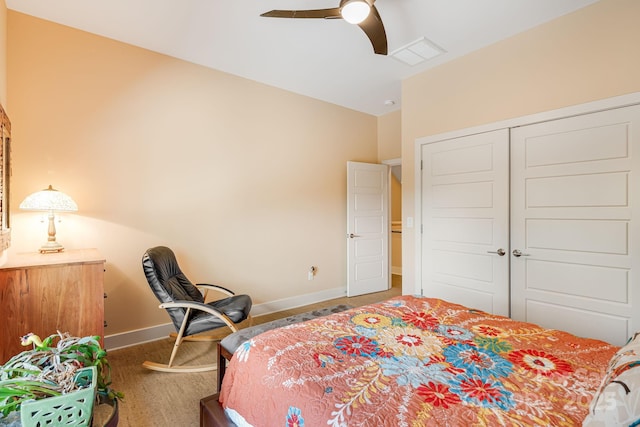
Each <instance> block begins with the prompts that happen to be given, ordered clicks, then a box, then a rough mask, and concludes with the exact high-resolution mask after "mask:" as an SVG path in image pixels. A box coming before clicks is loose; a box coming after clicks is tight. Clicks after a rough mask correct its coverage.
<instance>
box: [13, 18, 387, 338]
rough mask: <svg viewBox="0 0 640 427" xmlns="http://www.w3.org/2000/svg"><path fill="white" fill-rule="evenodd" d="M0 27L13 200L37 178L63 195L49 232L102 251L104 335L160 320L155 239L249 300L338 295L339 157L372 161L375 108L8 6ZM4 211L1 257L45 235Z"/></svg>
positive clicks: (197, 274)
mask: <svg viewBox="0 0 640 427" xmlns="http://www.w3.org/2000/svg"><path fill="white" fill-rule="evenodd" d="M8 30H9V31H8V39H9V43H8V56H9V63H8V85H9V98H10V103H11V107H12V108H11V119H12V122H13V141H14V179H13V187H12V195H13V206H17V205H18V204H19V203H20V201H21V200H22V198H24V197H25V196H26V195H27V194H29V193H31V192H33V191H36V190H39V189H42V188H45V187H46V186H47V185H49V184H52V185H53V186H54V187H55V188H58V189H59V190H62V191H64V192H66V193H67V194H69V195H71V196H72V197H73V198H74V199H75V200H76V202H77V203H78V206H79V212H78V213H77V214H73V215H66V216H64V217H63V219H62V222H61V223H59V224H58V225H57V227H58V240H59V241H60V242H61V243H63V244H64V245H65V246H66V247H67V248H82V247H96V248H98V249H99V251H100V252H101V253H102V254H103V255H104V256H105V258H106V260H107V271H106V276H105V280H106V284H105V287H106V291H107V293H108V295H109V296H108V298H107V300H106V302H105V305H106V308H105V315H106V319H107V321H108V322H109V327H108V328H107V329H106V330H105V333H106V334H107V335H111V334H115V333H120V332H124V331H131V330H134V329H137V328H146V327H150V326H154V325H158V324H162V323H166V322H168V317H167V315H166V313H165V312H164V311H163V310H159V309H158V308H157V301H156V300H155V297H154V296H153V295H152V294H151V292H150V290H149V288H148V285H147V283H146V281H145V278H144V276H143V273H142V269H141V265H140V259H141V257H142V254H143V252H144V251H145V249H147V248H149V247H151V246H155V245H167V246H171V247H172V248H173V249H174V250H175V252H176V253H177V255H178V258H179V260H180V261H181V266H182V268H183V269H184V270H185V272H187V273H188V276H189V277H190V278H191V279H192V280H193V281H195V282H215V283H220V284H222V285H225V286H227V287H230V288H233V289H235V290H236V291H238V292H240V293H248V294H250V295H251V296H252V298H253V300H254V304H262V305H265V306H268V303H270V302H273V301H278V300H285V299H290V298H294V299H295V298H296V297H299V296H301V295H307V294H311V295H313V297H314V298H317V297H318V295H325V293H326V294H332V293H335V292H344V286H345V281H346V245H345V237H344V236H345V233H346V226H345V224H346V200H345V199H346V162H347V161H349V160H354V161H362V162H376V160H377V154H378V153H377V119H376V117H374V116H370V115H366V114H362V113H358V112H355V111H353V110H349V109H345V108H341V107H338V106H335V105H332V104H328V103H324V102H321V101H317V100H314V99H311V98H308V97H304V96H300V95H296V94H293V93H290V92H286V91H283V90H280V89H276V88H274V87H270V86H266V85H263V84H259V83H257V82H254V81H250V80H246V79H243V78H239V77H236V76H232V75H229V74H225V73H222V72H218V71H215V70H211V69H207V68H204V67H201V66H198V65H194V64H191V63H188V62H184V61H180V60H177V59H173V58H170V57H167V56H163V55H160V54H156V53H153V52H150V51H147V50H143V49H140V48H137V47H133V46H130V45H126V44H123V43H119V42H116V41H113V40H109V39H106V38H102V37H99V36H95V35H91V34H88V33H85V32H82V31H78V30H74V29H71V28H68V27H64V26H61V25H57V24H53V23H50V22H46V21H43V20H39V19H36V18H33V17H30V16H27V15H23V14H20V13H16V12H12V11H9V13H8ZM12 220H13V224H14V234H13V245H12V248H11V251H12V252H25V251H33V250H36V249H37V247H39V246H40V244H41V243H43V241H44V240H45V239H46V224H44V223H41V222H40V221H39V218H38V216H37V215H36V214H30V213H23V212H20V211H15V212H13V217H12ZM10 255H11V254H10ZM311 265H315V266H317V267H318V273H317V275H316V278H315V280H313V281H308V280H307V270H308V268H309V267H310V266H311Z"/></svg>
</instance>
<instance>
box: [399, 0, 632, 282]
mask: <svg viewBox="0 0 640 427" xmlns="http://www.w3.org/2000/svg"><path fill="white" fill-rule="evenodd" d="M638 18H640V1H638V0H601V1H599V2H597V3H595V4H593V5H591V6H588V7H586V8H584V9H581V10H579V11H577V12H574V13H572V14H569V15H565V16H563V17H560V18H558V19H556V20H554V21H551V22H549V23H547V24H544V25H541V26H539V27H536V28H533V29H531V30H529V31H526V32H524V33H521V34H519V35H516V36H514V37H512V38H509V39H507V40H504V41H502V42H499V43H496V44H494V45H491V46H488V47H486V48H484V49H482V50H479V51H477V52H474V53H471V54H469V55H466V56H464V57H461V58H459V59H457V60H454V61H451V62H449V63H446V64H443V65H441V66H439V67H437V68H434V69H432V70H430V71H426V72H424V73H422V74H420V75H417V76H414V77H412V78H409V79H407V80H405V81H404V82H403V84H402V135H403V136H402V162H403V176H404V177H405V178H404V179H403V189H402V190H403V215H404V217H405V219H406V217H407V216H413V215H414V212H415V194H414V192H415V191H416V185H415V178H414V176H415V165H414V161H415V154H414V150H415V140H416V138H420V137H425V136H429V135H435V134H439V133H442V132H447V131H453V130H457V129H463V128H467V127H471V126H476V125H481V124H487V123H492V122H496V121H500V120H504V119H508V118H513V117H520V116H525V115H529V114H533V113H538V112H543V111H548V110H553V109H557V108H561V107H566V106H571V105H576V104H581V103H586V102H589V101H595V100H598V99H604V98H609V97H614V96H617V95H623V94H627V93H633V92H637V91H640V55H639V54H638V52H639V50H638V49H639V46H640V25H638ZM405 231H406V232H405V233H404V234H403V247H402V248H403V290H404V292H405V293H406V292H413V291H414V286H415V280H416V279H415V268H416V267H415V261H416V260H415V256H416V254H415V253H416V251H415V246H414V245H415V244H416V238H417V237H416V229H413V230H405Z"/></svg>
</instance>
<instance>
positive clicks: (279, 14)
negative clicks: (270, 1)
mask: <svg viewBox="0 0 640 427" xmlns="http://www.w3.org/2000/svg"><path fill="white" fill-rule="evenodd" d="M260 16H264V17H267V18H327V19H328V18H342V16H341V15H340V9H338V8H337V7H334V8H331V9H316V10H271V11H269V12H265V13H263V14H262V15H260Z"/></svg>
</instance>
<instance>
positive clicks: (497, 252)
mask: <svg viewBox="0 0 640 427" xmlns="http://www.w3.org/2000/svg"><path fill="white" fill-rule="evenodd" d="M487 253H488V254H498V255H500V256H504V254H506V253H507V252H506V251H505V250H504V249H502V248H500V249H498V250H497V251H487Z"/></svg>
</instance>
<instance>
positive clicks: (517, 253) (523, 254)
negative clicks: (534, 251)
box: [512, 249, 529, 258]
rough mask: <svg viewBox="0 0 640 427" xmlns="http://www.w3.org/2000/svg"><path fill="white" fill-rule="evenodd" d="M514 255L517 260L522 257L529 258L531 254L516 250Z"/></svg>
mask: <svg viewBox="0 0 640 427" xmlns="http://www.w3.org/2000/svg"><path fill="white" fill-rule="evenodd" d="M512 254H513V256H514V257H516V258H520V257H521V256H529V254H525V253H522V252H520V250H519V249H514V250H513V252H512Z"/></svg>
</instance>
